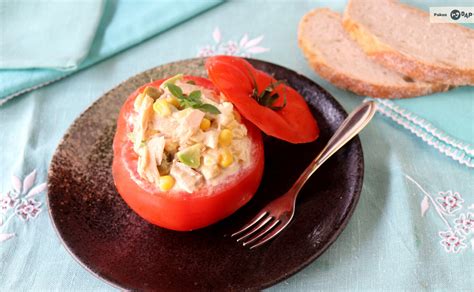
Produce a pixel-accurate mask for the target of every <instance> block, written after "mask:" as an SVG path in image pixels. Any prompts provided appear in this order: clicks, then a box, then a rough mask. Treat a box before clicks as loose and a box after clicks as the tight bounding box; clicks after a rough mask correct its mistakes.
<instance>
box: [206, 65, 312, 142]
mask: <svg viewBox="0 0 474 292" xmlns="http://www.w3.org/2000/svg"><path fill="white" fill-rule="evenodd" d="M206 68H207V71H208V74H209V78H210V79H211V81H212V82H213V83H214V85H215V86H216V87H217V88H218V89H219V91H221V92H222V93H223V94H224V95H225V97H226V98H227V99H228V100H229V101H231V102H232V103H233V104H234V106H235V107H236V108H237V109H238V110H239V112H240V113H241V114H242V115H243V116H244V117H245V118H247V119H248V120H249V121H250V122H252V123H253V124H255V125H256V126H257V127H259V128H260V130H262V131H263V132H265V133H266V134H267V135H270V136H273V137H276V138H279V139H282V140H285V141H288V142H291V143H307V142H311V141H314V140H315V139H316V138H317V137H318V135H319V129H318V125H317V123H316V120H315V119H314V117H313V115H312V114H311V112H310V110H309V108H308V105H307V104H306V102H305V100H304V99H303V97H302V96H301V95H300V94H299V93H298V92H296V90H294V89H293V88H291V87H289V86H287V85H285V84H280V85H278V86H277V87H276V88H275V89H274V90H273V93H277V94H278V96H279V98H278V99H277V100H276V102H275V104H274V106H281V105H283V102H284V98H283V96H286V100H287V103H286V106H284V107H283V108H282V109H281V110H273V109H271V108H269V107H266V106H262V105H260V104H259V103H258V102H257V101H256V100H255V99H254V98H253V97H252V93H253V91H254V87H255V86H254V81H255V83H256V84H257V88H258V91H259V94H260V93H262V92H263V91H264V90H265V88H267V87H268V86H269V85H270V84H271V83H274V82H276V80H275V79H274V78H272V77H271V76H270V75H268V74H266V73H264V72H262V71H260V70H257V69H255V68H253V67H252V65H250V63H248V62H247V61H245V60H244V59H242V58H238V57H231V56H216V57H210V58H208V59H207V60H206Z"/></svg>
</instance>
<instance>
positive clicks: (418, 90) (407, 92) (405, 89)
mask: <svg viewBox="0 0 474 292" xmlns="http://www.w3.org/2000/svg"><path fill="white" fill-rule="evenodd" d="M318 12H322V13H329V14H332V15H334V16H336V17H338V15H337V14H336V13H334V12H332V11H330V10H329V9H315V10H312V11H310V12H309V13H307V14H306V15H305V16H304V17H303V18H302V19H301V21H300V24H299V29H298V44H299V46H300V48H301V50H302V51H303V54H304V56H305V57H306V59H307V60H308V62H309V64H310V65H311V67H312V68H313V69H314V70H315V71H316V72H317V73H318V74H319V75H320V76H321V77H322V78H323V79H325V80H327V81H329V82H330V83H332V84H334V85H335V86H337V87H340V88H343V89H346V90H350V91H352V92H354V93H356V94H358V95H363V96H372V97H379V98H407V97H415V96H421V95H427V94H431V93H434V92H441V91H446V90H448V89H449V86H447V85H444V84H432V83H420V82H413V83H407V85H406V86H393V85H387V84H380V83H375V82H370V81H367V80H363V79H360V78H358V77H357V76H352V75H349V74H346V73H342V72H339V71H338V70H337V69H335V68H334V67H332V66H331V65H330V64H328V62H326V60H324V58H322V54H321V53H320V52H318V51H317V50H316V49H314V48H311V47H310V46H309V45H308V42H309V41H308V40H306V39H305V37H304V36H303V33H302V30H303V25H304V23H305V21H306V19H308V18H309V17H313V16H314V14H316V13H318Z"/></svg>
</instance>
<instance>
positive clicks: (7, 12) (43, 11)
mask: <svg viewBox="0 0 474 292" xmlns="http://www.w3.org/2000/svg"><path fill="white" fill-rule="evenodd" d="M0 3H1V6H0V27H1V30H2V35H1V38H0V48H1V49H0V68H1V69H23V68H54V69H61V70H72V69H75V68H77V66H78V64H79V63H80V62H81V61H82V60H83V59H84V58H85V57H86V55H87V53H88V52H89V48H90V46H91V44H92V41H93V39H94V36H95V32H96V30H97V27H98V25H99V22H100V18H101V16H102V12H103V7H104V3H105V1H104V0H81V1H73V0H66V1H35V0H21V1H1V2H0Z"/></svg>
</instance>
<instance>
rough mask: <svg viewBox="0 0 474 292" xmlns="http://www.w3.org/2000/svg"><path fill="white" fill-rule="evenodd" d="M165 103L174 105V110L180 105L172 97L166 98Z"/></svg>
mask: <svg viewBox="0 0 474 292" xmlns="http://www.w3.org/2000/svg"><path fill="white" fill-rule="evenodd" d="M166 102H168V103H169V104H171V105H174V107H175V108H179V107H180V106H181V105H180V104H179V100H178V99H177V98H176V97H174V96H168V97H167V98H166Z"/></svg>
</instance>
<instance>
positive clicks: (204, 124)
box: [199, 118, 211, 131]
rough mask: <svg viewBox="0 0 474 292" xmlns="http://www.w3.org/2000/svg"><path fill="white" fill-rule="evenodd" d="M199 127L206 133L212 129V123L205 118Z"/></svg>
mask: <svg viewBox="0 0 474 292" xmlns="http://www.w3.org/2000/svg"><path fill="white" fill-rule="evenodd" d="M199 127H200V128H201V130H203V131H206V130H207V129H209V128H210V127H211V121H210V120H209V119H206V118H203V119H202V121H201V125H199Z"/></svg>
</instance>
